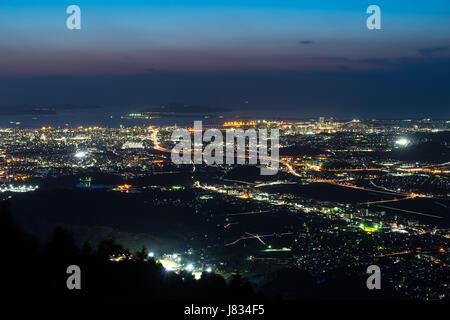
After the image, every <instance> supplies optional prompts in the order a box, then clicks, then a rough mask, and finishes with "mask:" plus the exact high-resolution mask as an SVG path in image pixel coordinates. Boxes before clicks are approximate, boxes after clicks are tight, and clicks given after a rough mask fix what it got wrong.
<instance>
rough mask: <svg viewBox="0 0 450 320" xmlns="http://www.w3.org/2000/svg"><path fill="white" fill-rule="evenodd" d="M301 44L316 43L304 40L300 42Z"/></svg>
mask: <svg viewBox="0 0 450 320" xmlns="http://www.w3.org/2000/svg"><path fill="white" fill-rule="evenodd" d="M298 43H299V44H314V43H315V42H314V41H312V40H302V41H299V42H298Z"/></svg>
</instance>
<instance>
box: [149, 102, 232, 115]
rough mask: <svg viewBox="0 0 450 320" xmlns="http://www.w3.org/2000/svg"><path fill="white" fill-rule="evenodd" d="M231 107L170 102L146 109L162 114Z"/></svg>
mask: <svg viewBox="0 0 450 320" xmlns="http://www.w3.org/2000/svg"><path fill="white" fill-rule="evenodd" d="M231 111H233V110H232V109H230V108H218V107H207V106H199V105H186V104H183V103H179V102H173V103H169V104H167V105H163V106H160V107H155V108H151V109H147V110H144V112H148V113H162V114H169V113H170V114H173V113H203V114H205V113H209V114H211V113H218V112H231Z"/></svg>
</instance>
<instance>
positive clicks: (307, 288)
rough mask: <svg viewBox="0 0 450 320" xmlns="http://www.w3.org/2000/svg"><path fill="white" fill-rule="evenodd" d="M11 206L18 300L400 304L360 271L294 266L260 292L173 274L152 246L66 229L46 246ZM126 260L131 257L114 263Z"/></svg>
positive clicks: (1, 245) (7, 224) (6, 245)
mask: <svg viewBox="0 0 450 320" xmlns="http://www.w3.org/2000/svg"><path fill="white" fill-rule="evenodd" d="M10 209H11V208H10V204H9V202H5V201H4V202H0V252H1V254H2V263H1V264H0V272H1V274H2V276H3V282H2V286H0V290H1V291H2V293H3V295H4V296H6V297H7V299H8V300H11V301H13V302H17V301H36V300H38V301H42V300H45V301H55V300H58V301H60V300H70V301H72V300H71V299H73V298H76V299H79V300H81V301H87V302H90V301H97V300H98V299H101V300H105V299H106V300H109V299H114V300H117V299H119V300H148V301H150V300H151V301H161V302H167V301H174V302H177V301H178V302H189V303H194V302H220V303H223V302H230V301H231V302H239V303H245V302H257V303H270V302H274V301H279V300H322V299H328V300H335V299H338V300H342V299H344V300H360V299H362V300H379V299H398V297H396V295H395V294H394V292H393V291H391V290H390V289H389V288H388V287H387V288H384V289H383V290H380V292H373V291H370V292H369V290H367V288H366V287H365V278H364V272H363V271H361V270H346V271H345V272H343V273H342V274H341V273H339V272H332V274H331V277H328V279H327V280H326V281H325V280H324V281H318V279H317V278H315V277H312V276H311V275H309V274H308V273H307V272H306V271H303V270H299V269H295V268H291V269H284V270H279V271H278V272H274V273H270V274H268V275H266V277H265V279H264V281H263V282H262V283H261V285H260V286H259V290H258V291H254V289H253V287H252V286H251V285H250V284H249V282H248V281H245V280H243V279H242V278H241V277H240V276H238V275H236V276H234V277H233V278H232V279H231V280H230V281H229V282H228V283H227V282H226V281H225V279H224V278H223V277H222V276H220V275H217V274H214V273H203V274H202V277H201V279H200V280H195V279H194V278H193V276H192V275H191V274H187V273H181V274H175V273H173V272H167V271H166V270H165V269H164V268H163V267H162V265H161V264H159V263H157V262H155V260H154V259H147V253H146V250H145V248H143V249H142V250H140V251H139V252H136V253H134V254H130V252H129V251H128V250H127V249H124V248H123V247H122V246H121V245H119V244H117V243H116V242H114V240H111V239H106V240H103V241H101V242H100V243H99V244H98V247H97V248H96V249H95V250H94V249H93V248H92V247H91V246H90V245H89V244H88V243H85V244H84V245H83V246H82V247H81V248H79V247H78V246H77V245H76V244H75V241H74V239H73V238H72V236H71V234H70V232H68V231H67V230H65V229H63V228H60V227H58V228H56V229H55V230H54V233H53V236H52V238H51V239H50V240H49V241H48V242H47V243H45V244H41V243H40V241H38V239H37V238H36V237H34V236H32V235H30V234H28V233H26V232H23V231H22V230H20V228H19V227H18V226H17V224H16V223H15V221H14V219H13V216H12V214H11V210H10ZM119 255H120V256H127V257H130V258H129V259H125V260H123V261H120V262H115V261H111V260H110V257H111V256H116V257H117V256H119ZM71 265H77V266H79V267H80V269H81V290H69V289H68V288H67V285H66V283H67V279H68V277H69V276H70V275H69V274H67V267H68V266H71ZM348 274H359V275H358V276H357V277H354V276H347V275H348ZM342 275H345V277H344V276H342ZM361 275H362V276H361Z"/></svg>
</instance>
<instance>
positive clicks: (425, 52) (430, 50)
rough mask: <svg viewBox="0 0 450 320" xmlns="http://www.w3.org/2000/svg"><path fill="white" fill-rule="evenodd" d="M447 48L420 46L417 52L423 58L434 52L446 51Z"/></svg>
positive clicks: (432, 54)
mask: <svg viewBox="0 0 450 320" xmlns="http://www.w3.org/2000/svg"><path fill="white" fill-rule="evenodd" d="M447 49H449V47H448V46H445V47H435V48H422V49H419V53H420V54H421V55H422V56H423V57H425V58H430V57H433V56H434V55H435V54H436V53H438V52H442V51H446V50H447Z"/></svg>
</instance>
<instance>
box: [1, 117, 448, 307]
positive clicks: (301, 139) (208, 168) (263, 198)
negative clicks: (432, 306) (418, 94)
mask: <svg viewBox="0 0 450 320" xmlns="http://www.w3.org/2000/svg"><path fill="white" fill-rule="evenodd" d="M129 116H132V115H129ZM449 124H450V121H443V120H431V119H424V120H350V121H338V120H335V119H332V118H331V119H328V118H326V119H325V118H319V119H305V120H298V121H291V120H283V121H279V120H273V121H269V120H251V121H226V122H223V123H222V124H217V125H210V126H209V128H212V127H214V128H216V129H219V130H225V129H226V128H233V127H234V128H244V129H249V128H256V129H257V128H278V129H279V130H280V147H281V148H280V155H281V156H280V164H281V166H280V169H279V172H278V174H277V175H275V176H261V175H259V173H258V171H256V172H255V171H254V170H253V169H255V170H256V169H257V167H258V165H256V166H251V165H207V164H203V165H194V164H191V165H174V164H173V163H172V161H171V157H170V150H171V148H172V147H173V144H174V143H173V142H172V141H171V138H170V137H171V133H172V132H173V131H174V130H175V129H177V128H179V126H158V125H150V126H140V125H138V126H120V127H118V128H103V127H77V128H68V127H62V128H61V127H59V128H52V127H42V128H40V129H20V128H9V129H8V128H7V129H2V130H1V133H0V145H1V146H2V147H1V150H0V153H1V158H0V159H1V160H0V161H1V168H2V171H1V172H0V179H1V181H2V186H1V187H0V190H1V192H2V197H3V198H4V199H7V198H9V199H10V201H12V203H13V204H14V203H15V202H23V203H24V201H27V203H28V204H27V205H19V207H20V209H21V210H24V212H27V211H29V210H30V209H29V208H27V207H28V206H34V203H35V202H36V201H37V198H39V199H40V201H49V203H50V202H54V203H55V205H51V204H49V205H48V206H47V210H48V211H49V214H48V216H46V217H45V219H44V220H42V221H41V223H40V224H39V228H40V230H38V229H35V230H33V231H34V232H37V233H39V232H42V231H43V230H46V228H47V231H46V232H48V231H49V230H50V226H51V225H52V224H54V223H55V222H56V221H64V223H65V224H67V223H68V224H69V225H72V224H74V225H76V228H77V229H78V236H79V240H84V241H85V240H87V239H88V238H89V236H88V235H89V234H91V235H92V233H99V236H107V235H108V234H109V235H111V234H114V235H115V236H117V235H120V234H121V233H122V228H123V227H122V225H123V224H124V223H125V225H127V227H126V230H127V232H131V233H130V234H128V235H122V236H119V239H120V240H121V241H122V242H123V244H124V246H127V248H128V249H129V250H130V252H137V251H138V250H139V249H140V248H141V247H146V248H147V249H148V250H150V253H148V258H151V259H155V260H156V261H157V262H159V263H161V264H162V266H163V267H164V268H165V269H166V270H167V271H170V272H176V273H179V272H181V271H183V272H188V273H192V275H193V276H194V278H195V279H200V278H201V275H202V273H203V272H207V273H210V272H214V273H216V274H219V275H222V276H223V277H224V278H225V279H227V278H230V277H231V276H232V275H233V274H235V273H239V274H241V275H242V276H243V277H245V278H246V279H249V280H251V281H254V286H255V288H256V289H257V290H258V289H261V290H263V291H264V288H265V286H268V285H270V283H269V284H267V283H265V281H264V278H265V277H268V274H270V273H276V272H277V270H283V269H285V268H289V269H292V268H294V269H298V270H304V271H307V272H308V273H309V274H311V275H312V276H314V277H317V279H322V281H325V280H326V279H330V278H332V277H333V276H334V273H335V272H337V271H339V270H341V269H346V270H359V269H358V268H359V267H366V266H369V265H371V264H377V265H380V266H381V267H382V268H383V270H384V274H385V278H384V282H385V284H386V285H387V286H389V287H391V288H392V289H393V290H394V292H395V293H396V294H398V296H399V297H405V298H407V297H409V298H413V299H421V300H427V299H434V300H436V299H438V300H439V299H445V298H447V297H448V287H447V284H446V282H445V280H444V279H445V278H446V277H447V276H448V268H449V267H448V263H449V253H448V244H449V239H450V233H449V229H448V215H447V213H448V204H449V203H448V196H449V190H450V189H449V174H450V163H449V162H448V161H445V160H448V159H449V151H448V145H447V143H448V132H449V131H448V130H449ZM187 128H188V129H189V128H190V127H189V126H187ZM191 131H192V130H191ZM424 149H425V150H428V151H427V152H428V153H426V154H425V153H423V152H422V151H421V150H424ZM431 152H434V153H433V154H432V155H431V154H430V153H431ZM116 192H119V193H121V194H122V195H121V196H120V197H118V196H116V195H115V194H116ZM19 193H26V194H24V195H21V194H19ZM36 197H37V198H36ZM73 197H76V198H77V199H78V200H77V202H80V204H79V205H77V204H75V203H73V204H70V206H71V208H68V207H66V205H63V204H62V203H64V202H66V201H67V202H72V201H73V200H70V199H72V198H73ZM92 197H95V198H96V199H97V198H98V201H99V204H100V203H101V205H100V207H98V205H97V204H94V203H92V202H90V201H92V200H89V199H91V198H92ZM42 199H46V200H42ZM130 201H133V204H130ZM61 206H62V207H64V208H65V209H64V211H65V212H59V209H60V208H61ZM100 208H101V209H100ZM77 210H80V211H79V212H78V211H77ZM97 210H101V212H100V213H99V212H97ZM134 210H141V211H142V212H132V211H134ZM53 211H55V212H53ZM58 212H59V213H58ZM163 214H164V215H165V218H163V219H162V218H161V217H162V215H163ZM93 215H94V216H97V217H96V219H98V221H96V222H94V223H93V222H92V221H91V222H90V221H89V219H87V220H86V217H85V216H89V217H90V216H93ZM25 216H26V214H25ZM138 216H139V217H140V218H139V221H136V224H135V223H126V222H125V221H127V220H128V221H130V220H131V221H133V220H134V219H138V218H137V217H138ZM167 219H169V220H167ZM170 221H172V222H170ZM146 224H149V225H148V226H147V225H146ZM150 225H152V227H150ZM100 226H102V227H103V228H105V229H106V230H101V228H100ZM106 226H108V227H109V228H106ZM119 226H120V227H119ZM147 227H149V228H147ZM28 228H31V229H33V228H35V226H33V225H31V224H30V225H29V226H28ZM157 229H160V230H158V231H157ZM102 233H104V234H102ZM133 233H136V234H140V236H139V237H137V238H138V239H137V240H136V239H134V241H132V240H131V239H132V238H133V236H132V234H133ZM143 233H144V234H146V235H143ZM172 234H176V235H177V236H176V237H173V236H172ZM44 235H45V232H43V234H41V236H44ZM150 235H151V236H153V237H155V238H153V240H149V236H150ZM47 236H48V235H47ZM134 238H136V237H134ZM127 259H128V260H130V259H131V260H132V259H134V257H133V254H132V253H128V254H127V253H122V254H114V255H111V256H110V260H111V261H115V262H121V261H124V260H127ZM352 272H354V273H356V274H357V273H358V271H352ZM261 277H262V278H263V280H261ZM260 281H261V283H259V282H260ZM280 290H281V291H280V293H282V290H283V289H280Z"/></svg>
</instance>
